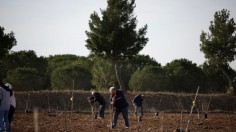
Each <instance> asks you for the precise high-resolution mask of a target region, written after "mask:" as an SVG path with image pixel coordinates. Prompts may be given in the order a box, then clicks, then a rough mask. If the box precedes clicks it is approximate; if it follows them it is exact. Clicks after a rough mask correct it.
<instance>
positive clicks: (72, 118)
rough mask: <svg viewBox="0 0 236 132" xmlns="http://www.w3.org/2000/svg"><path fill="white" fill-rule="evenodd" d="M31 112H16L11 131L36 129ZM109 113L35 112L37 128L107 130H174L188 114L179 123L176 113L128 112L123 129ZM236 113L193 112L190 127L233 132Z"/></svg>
mask: <svg viewBox="0 0 236 132" xmlns="http://www.w3.org/2000/svg"><path fill="white" fill-rule="evenodd" d="M33 117H34V114H33V113H27V114H26V113H23V112H16V113H15V117H14V121H13V123H12V131H13V132H32V131H34V130H35V123H34V118H33ZM110 119H111V116H110V114H109V113H107V114H106V115H105V119H103V120H101V119H94V118H92V116H91V113H70V112H68V113H64V112H57V113H52V116H48V113H44V112H40V113H39V115H38V124H39V131H42V132H49V131H51V132H62V131H68V132H83V131H84V132H88V131H96V132H109V131H143V132H144V131H150V132H158V131H168V132H173V131H175V130H176V129H177V128H179V127H180V126H182V128H186V125H187V120H188V114H183V117H182V125H181V122H180V120H181V114H175V113H162V112H161V113H159V115H158V116H155V115H154V113H146V114H145V115H144V117H143V120H142V122H141V123H139V122H138V121H137V118H136V117H135V116H133V114H132V112H130V114H129V123H130V128H129V129H125V128H124V125H123V120H122V115H120V116H119V120H118V124H117V127H116V128H114V129H110V128H108V127H107V125H108V124H109V123H110ZM235 124H236V114H229V113H210V114H208V117H207V119H205V117H204V115H203V114H200V115H199V118H198V114H193V115H192V118H191V119H190V123H189V130H190V131H193V132H205V131H207V132H209V131H210V132H233V131H235V130H236V125H235Z"/></svg>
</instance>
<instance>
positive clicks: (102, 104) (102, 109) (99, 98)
mask: <svg viewBox="0 0 236 132" xmlns="http://www.w3.org/2000/svg"><path fill="white" fill-rule="evenodd" d="M92 96H93V97H94V98H93V99H94V102H98V103H99V109H98V119H103V118H104V112H105V107H106V101H105V99H104V97H103V96H102V95H101V94H100V93H99V92H95V91H92Z"/></svg>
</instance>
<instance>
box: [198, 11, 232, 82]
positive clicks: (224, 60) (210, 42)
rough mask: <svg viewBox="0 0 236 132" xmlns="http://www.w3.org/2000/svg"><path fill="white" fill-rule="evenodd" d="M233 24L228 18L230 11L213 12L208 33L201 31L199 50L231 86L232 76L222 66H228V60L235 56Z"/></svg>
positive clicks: (230, 60)
mask: <svg viewBox="0 0 236 132" xmlns="http://www.w3.org/2000/svg"><path fill="white" fill-rule="evenodd" d="M235 26H236V25H235V22H234V19H233V18H230V12H229V11H228V10H226V9H223V10H221V11H218V12H216V13H215V15H214V20H213V21H211V24H210V26H209V30H210V33H206V32H204V31H202V34H201V35H200V40H201V44H200V50H201V51H202V52H203V53H204V54H205V58H207V59H208V60H209V63H211V64H214V65H216V66H217V67H218V68H219V69H220V70H221V71H222V72H223V73H224V75H225V76H226V77H227V79H228V80H229V84H230V85H231V86H232V85H233V82H232V80H233V77H231V76H230V75H229V74H228V73H227V72H226V69H224V67H228V66H229V62H232V61H234V60H235V58H236V35H235V29H236V27H235ZM226 65H227V66H226Z"/></svg>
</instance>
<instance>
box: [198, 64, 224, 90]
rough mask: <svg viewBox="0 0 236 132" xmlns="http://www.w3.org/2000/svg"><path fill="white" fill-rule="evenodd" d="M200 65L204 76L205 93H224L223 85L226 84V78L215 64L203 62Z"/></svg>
mask: <svg viewBox="0 0 236 132" xmlns="http://www.w3.org/2000/svg"><path fill="white" fill-rule="evenodd" d="M201 67H202V69H203V72H204V74H205V76H206V78H205V80H204V84H205V89H204V91H205V92H207V93H219V92H220V93H224V92H225V91H226V89H225V87H226V86H227V84H228V83H227V79H226V78H224V76H223V74H222V72H221V71H220V70H219V69H218V68H217V66H216V65H211V64H209V63H207V62H205V63H203V65H202V66H201Z"/></svg>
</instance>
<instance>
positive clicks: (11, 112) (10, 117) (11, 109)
mask: <svg viewBox="0 0 236 132" xmlns="http://www.w3.org/2000/svg"><path fill="white" fill-rule="evenodd" d="M14 111H15V108H14V107H13V106H11V107H10V110H9V112H8V121H9V125H11V122H12V119H13V114H14Z"/></svg>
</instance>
